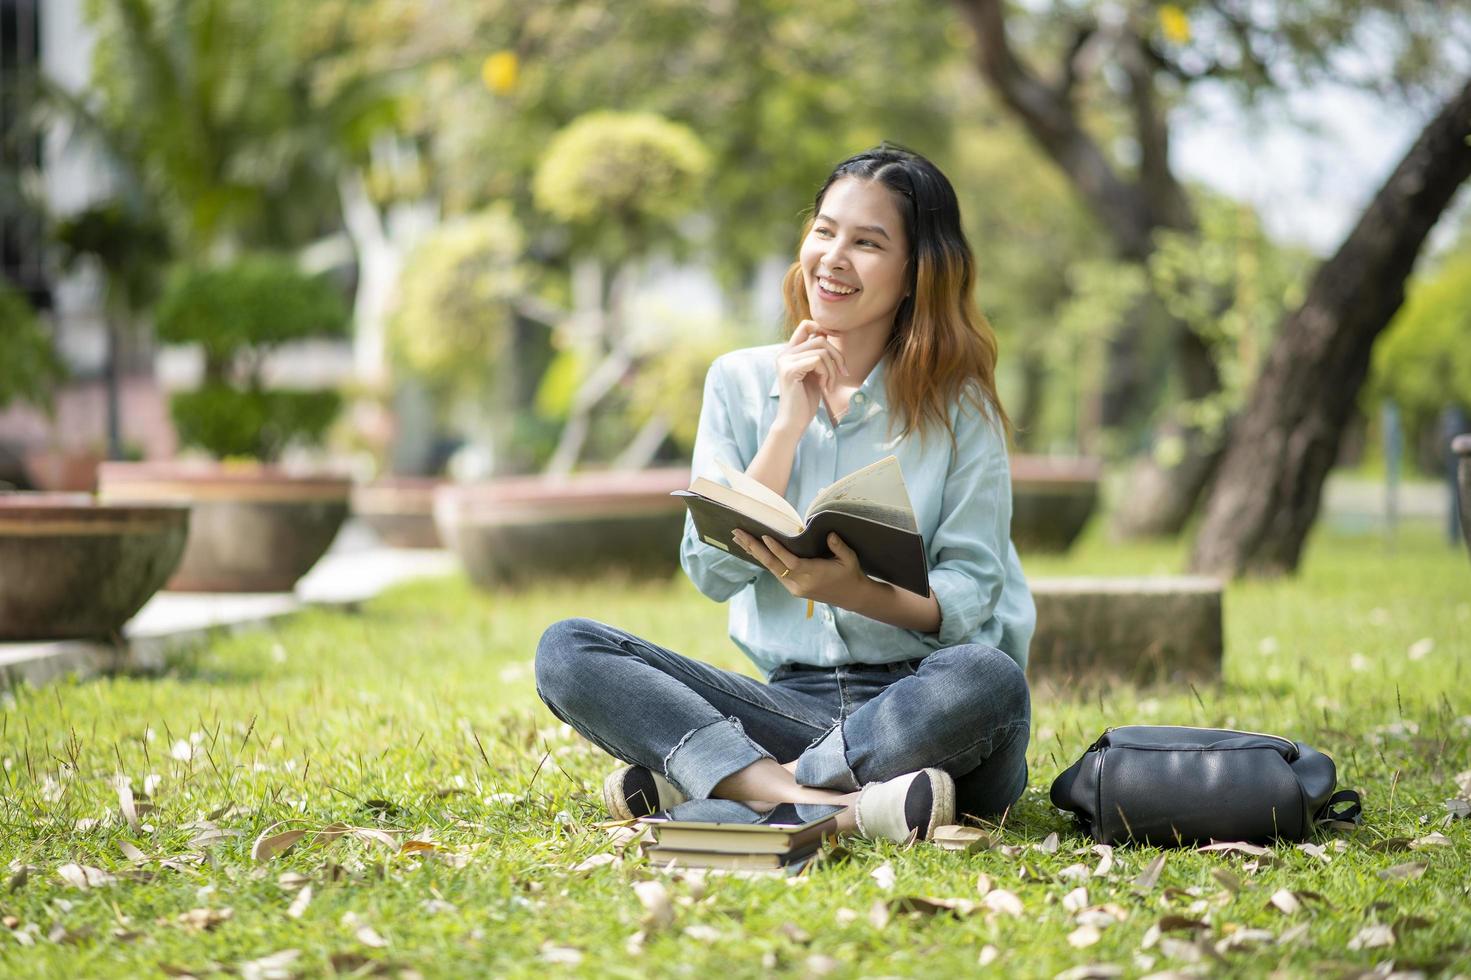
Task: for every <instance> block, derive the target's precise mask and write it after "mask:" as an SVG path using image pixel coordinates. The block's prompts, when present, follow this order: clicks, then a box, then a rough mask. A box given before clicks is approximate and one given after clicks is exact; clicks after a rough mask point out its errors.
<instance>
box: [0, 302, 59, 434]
mask: <svg viewBox="0 0 1471 980" xmlns="http://www.w3.org/2000/svg"><path fill="white" fill-rule="evenodd" d="M0 352H3V354H0V409H3V408H5V407H6V406H7V405H9V404H10V403H11V402H15V401H20V402H26V403H29V404H32V405H37V406H39V407H41V408H45V409H47V410H49V409H50V408H51V389H52V388H53V387H54V386H55V385H56V383H57V382H58V381H60V380H61V379H62V378H63V377H65V375H66V371H65V369H64V368H63V367H62V363H61V359H60V358H59V357H57V355H56V348H55V347H54V346H53V344H52V343H51V335H50V334H49V333H47V332H46V329H45V328H44V327H42V326H41V324H40V322H39V321H38V320H37V319H36V315H35V313H33V312H32V311H31V306H30V304H29V303H27V302H26V300H25V297H24V296H22V295H21V294H20V293H19V292H17V291H16V290H15V289H13V288H12V287H11V286H10V284H9V283H8V282H6V281H5V280H3V279H0Z"/></svg>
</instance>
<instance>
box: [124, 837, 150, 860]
mask: <svg viewBox="0 0 1471 980" xmlns="http://www.w3.org/2000/svg"><path fill="white" fill-rule="evenodd" d="M117 849H118V850H120V851H122V852H123V857H125V858H127V859H128V860H129V861H132V862H133V863H134V864H142V863H143V862H145V861H147V860H148V855H147V854H144V853H143V852H142V851H140V850H139V849H138V847H137V846H136V845H134V844H131V843H129V842H128V841H125V840H120V841H118V842H117Z"/></svg>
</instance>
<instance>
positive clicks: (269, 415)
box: [169, 383, 342, 460]
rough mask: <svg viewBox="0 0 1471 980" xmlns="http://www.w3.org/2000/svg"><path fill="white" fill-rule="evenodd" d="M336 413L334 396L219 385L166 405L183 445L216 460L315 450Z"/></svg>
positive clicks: (337, 398)
mask: <svg viewBox="0 0 1471 980" xmlns="http://www.w3.org/2000/svg"><path fill="white" fill-rule="evenodd" d="M341 408H342V396H341V395H339V394H338V393H337V392H335V391H279V390H278V391H261V390H259V389H246V390H239V389H236V388H232V387H229V386H228V385H224V384H218V383H216V384H205V385H204V386H203V387H201V388H199V389H198V390H196V391H185V392H179V393H178V394H176V395H174V396H173V397H172V398H171V399H170V401H169V411H170V414H172V415H173V419H174V427H175V428H176V429H177V430H178V433H179V440H180V442H182V443H183V444H184V445H186V446H198V447H199V448H201V449H205V450H207V451H208V452H210V453H211V454H213V455H214V456H217V457H220V458H230V457H247V458H250V459H262V460H273V459H276V458H277V457H279V456H280V455H281V451H282V450H283V449H285V448H286V447H287V446H289V445H292V444H296V443H301V444H308V445H319V444H320V443H321V442H322V440H323V439H324V438H325V437H326V434H327V429H328V428H329V427H330V426H331V425H332V421H333V420H334V419H335V418H336V417H337V413H338V411H340V410H341Z"/></svg>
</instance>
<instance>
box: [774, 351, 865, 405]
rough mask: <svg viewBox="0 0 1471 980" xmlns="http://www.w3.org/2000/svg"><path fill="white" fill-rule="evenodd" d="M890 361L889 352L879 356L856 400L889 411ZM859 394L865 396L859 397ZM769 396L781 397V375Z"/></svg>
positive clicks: (859, 388) (776, 379)
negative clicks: (887, 378)
mask: <svg viewBox="0 0 1471 980" xmlns="http://www.w3.org/2000/svg"><path fill="white" fill-rule="evenodd" d="M888 363H889V355H888V354H885V355H884V356H883V357H881V358H879V362H878V363H877V364H875V365H874V366H873V370H872V371H870V372H868V377H866V378H864V379H863V384H861V385H859V386H858V390H857V391H855V392H854V393H853V397H854V399H855V400H856V401H858V402H863V403H866V404H867V405H871V406H874V407H875V408H878V409H881V410H883V411H888V408H889V387H888V385H887V384H885V383H884V370H885V368H886V367H888ZM859 395H862V396H863V397H862V398H858V396H859ZM767 396H768V397H770V398H780V397H781V378H780V377H777V378H773V379H772V381H771V390H770V391H768V392H767Z"/></svg>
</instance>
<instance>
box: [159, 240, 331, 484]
mask: <svg viewBox="0 0 1471 980" xmlns="http://www.w3.org/2000/svg"><path fill="white" fill-rule="evenodd" d="M349 322H350V314H349V312H348V309H347V304H346V303H345V302H343V299H342V297H341V295H339V293H338V292H337V289H336V287H334V286H333V285H332V284H331V283H330V282H328V281H327V280H326V279H324V278H322V277H320V276H308V275H306V274H304V273H302V272H300V271H299V270H298V269H297V268H296V266H295V265H294V264H293V263H292V262H290V261H289V260H287V259H285V258H282V257H279V256H272V255H254V256H247V257H245V258H242V259H240V260H238V261H236V262H232V263H230V264H229V265H223V266H217V267H213V268H204V267H197V266H194V267H190V266H185V267H180V268H179V269H177V270H176V271H175V274H174V275H173V276H172V277H171V278H170V281H169V283H168V286H167V289H166V291H165V293H164V296H163V299H162V300H161V301H160V302H159V305H158V312H157V319H156V323H155V326H156V328H157V331H158V335H159V337H160V338H162V339H163V340H165V341H168V342H170V343H176V344H188V343H197V344H199V345H200V346H201V347H203V349H204V355H205V380H204V384H203V385H202V386H201V387H200V388H199V390H197V391H194V392H184V393H180V394H176V395H174V396H173V399H172V404H171V411H172V414H173V417H174V424H175V425H176V426H177V427H178V430H179V437H180V439H181V440H183V442H184V443H185V444H187V445H192V446H200V447H202V448H204V449H207V450H209V451H210V452H211V453H213V454H215V455H216V456H252V457H257V458H260V459H264V460H271V459H275V458H276V457H277V456H278V455H280V453H281V450H282V449H284V448H285V447H286V446H287V445H289V444H291V443H293V442H302V443H306V444H318V443H320V442H321V441H322V439H323V437H324V436H325V434H326V431H327V427H328V426H329V425H330V424H331V422H332V419H333V418H334V417H335V416H336V415H337V412H338V410H339V409H340V408H341V404H342V399H341V396H340V395H338V394H337V393H336V392H334V391H310V392H307V391H267V390H264V389H263V388H262V385H261V380H260V368H261V361H262V358H263V356H264V354H265V353H266V352H267V351H268V350H270V349H271V348H273V347H277V346H279V345H281V344H284V343H287V342H289V341H293V340H302V339H306V338H308V337H314V336H336V335H341V334H343V333H345V332H346V330H347V327H348V324H349Z"/></svg>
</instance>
